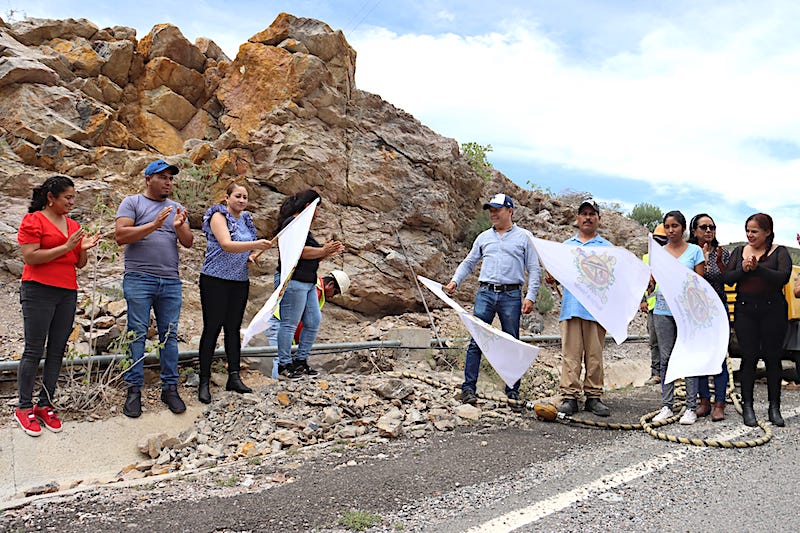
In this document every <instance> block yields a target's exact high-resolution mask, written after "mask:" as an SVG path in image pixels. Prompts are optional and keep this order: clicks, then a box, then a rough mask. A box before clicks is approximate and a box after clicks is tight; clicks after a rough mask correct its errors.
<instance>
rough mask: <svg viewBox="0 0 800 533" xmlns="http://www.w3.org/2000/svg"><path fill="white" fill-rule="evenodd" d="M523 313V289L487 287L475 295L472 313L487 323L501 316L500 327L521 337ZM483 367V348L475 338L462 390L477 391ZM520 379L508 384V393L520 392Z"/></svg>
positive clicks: (471, 344)
mask: <svg viewBox="0 0 800 533" xmlns="http://www.w3.org/2000/svg"><path fill="white" fill-rule="evenodd" d="M521 313H522V291H521V290H519V289H517V290H515V291H507V292H494V291H491V290H489V289H488V288H486V287H481V288H479V289H478V293H477V294H476V295H475V306H474V308H473V310H472V314H473V315H475V316H476V317H477V318H480V319H481V320H483V321H484V322H486V323H487V324H491V323H492V321H493V320H494V316H495V315H497V316H498V317H499V318H500V327H501V328H502V329H503V331H505V332H506V333H508V334H509V335H511V336H513V337H514V338H515V339H518V338H519V317H520V314H521ZM480 368H481V349H480V348H479V347H478V344H477V343H476V342H475V340H474V339H472V340H470V342H469V348H467V360H466V364H465V365H464V383H463V384H462V385H461V390H470V391H472V392H476V390H477V386H478V373H479V372H480ZM519 384H520V380H517V382H516V383H514V387H513V388H509V387H508V385H506V389H505V390H506V394H508V393H509V392H511V391H515V392H519Z"/></svg>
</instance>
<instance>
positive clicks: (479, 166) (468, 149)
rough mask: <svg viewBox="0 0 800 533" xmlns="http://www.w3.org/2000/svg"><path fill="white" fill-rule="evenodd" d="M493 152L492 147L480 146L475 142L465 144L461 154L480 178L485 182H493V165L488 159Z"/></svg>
mask: <svg viewBox="0 0 800 533" xmlns="http://www.w3.org/2000/svg"><path fill="white" fill-rule="evenodd" d="M491 151H492V145H491V144H487V145H486V146H483V145H480V144H478V143H475V142H469V143H464V144H462V145H461V153H462V154H463V156H464V158H465V159H466V160H467V162H468V163H469V166H471V167H472V170H474V171H475V172H476V173H477V174H478V175H479V176H480V177H482V178H483V179H484V180H485V181H491V180H492V171H491V168H492V164H491V163H489V161H488V160H487V159H486V154H488V153H489V152H491Z"/></svg>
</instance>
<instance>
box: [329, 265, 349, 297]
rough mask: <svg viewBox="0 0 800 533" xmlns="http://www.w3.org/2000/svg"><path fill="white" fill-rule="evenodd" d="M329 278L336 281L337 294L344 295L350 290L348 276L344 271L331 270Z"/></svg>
mask: <svg viewBox="0 0 800 533" xmlns="http://www.w3.org/2000/svg"><path fill="white" fill-rule="evenodd" d="M331 276H333V279H335V280H336V285H338V286H339V293H340V294H345V293H347V291H348V289H350V276H348V275H347V272H345V271H344V270H331Z"/></svg>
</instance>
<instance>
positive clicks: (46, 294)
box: [17, 281, 78, 409]
mask: <svg viewBox="0 0 800 533" xmlns="http://www.w3.org/2000/svg"><path fill="white" fill-rule="evenodd" d="M19 302H20V303H21V304H22V321H23V324H24V329H25V350H24V351H23V352H22V360H21V361H20V363H19V374H18V375H17V387H18V389H19V408H20V409H31V408H32V407H33V386H34V384H35V382H36V372H37V371H38V370H39V362H40V361H41V360H42V355H45V342H47V351H46V356H45V359H44V370H43V372H42V384H43V385H44V386H43V387H42V390H41V391H39V405H40V406H42V407H44V406H47V405H52V403H51V402H52V399H53V395H54V394H55V391H56V383H57V382H58V374H59V373H60V372H61V362H62V361H63V359H64V350H65V349H66V346H67V340H68V339H69V334H70V333H71V332H72V324H73V322H74V320H75V307H76V305H77V302H78V291H76V290H72V289H62V288H60V287H51V286H50V285H42V284H41V283H37V282H35V281H23V282H22V284H21V285H20V288H19Z"/></svg>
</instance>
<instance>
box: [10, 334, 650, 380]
mask: <svg viewBox="0 0 800 533" xmlns="http://www.w3.org/2000/svg"><path fill="white" fill-rule="evenodd" d="M648 338H649V337H648V336H647V335H631V336H630V337H628V339H627V340H629V341H640V340H645V339H648ZM469 339H470V338H469V337H465V338H456V339H453V338H451V339H442V341H445V342H463V343H466V342H468V341H469ZM519 340H521V341H522V342H537V341H538V342H554V341H560V340H561V336H560V335H524V336H522V337H520V338H519ZM609 340H610V339H609V338H608V337H606V342H608V341H609ZM431 347H432V348H437V347H438V341H437V340H436V339H431ZM370 348H372V349H382V348H407V349H418V348H416V347H411V346H403V345H402V342H401V341H399V340H388V341H362V342H332V343H320V344H314V345H313V346H312V347H311V351H312V352H321V351H330V350H364V349H370ZM277 351H278V347H277V346H247V347H245V348H242V355H243V356H246V357H274V355H275V353H276V352H277ZM292 351H297V346H296V345H295V346H292ZM199 355H200V352H199V351H198V350H187V351H184V352H179V353H178V361H183V362H185V361H191V360H193V359H196V358H197V357H199ZM224 355H225V350H224V349H222V348H218V349H217V350H216V351H215V352H214V356H215V357H223V356H224ZM125 357H127V356H126V355H122V354H110V355H93V356H88V357H77V358H72V359H67V358H65V359H64V363H63V364H64V365H73V366H86V365H88V364H89V363H90V362H91V364H92V365H95V364H97V365H101V366H102V365H108V364H110V363H113V362H117V361H121V360H122V359H125ZM157 362H158V357H156V356H155V355H148V356H146V357H145V358H144V364H153V363H157ZM19 363H20V362H19V361H0V372H16V371H17V369H18V368H19ZM42 366H44V360H42V361H41V362H40V363H39V367H42Z"/></svg>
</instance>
